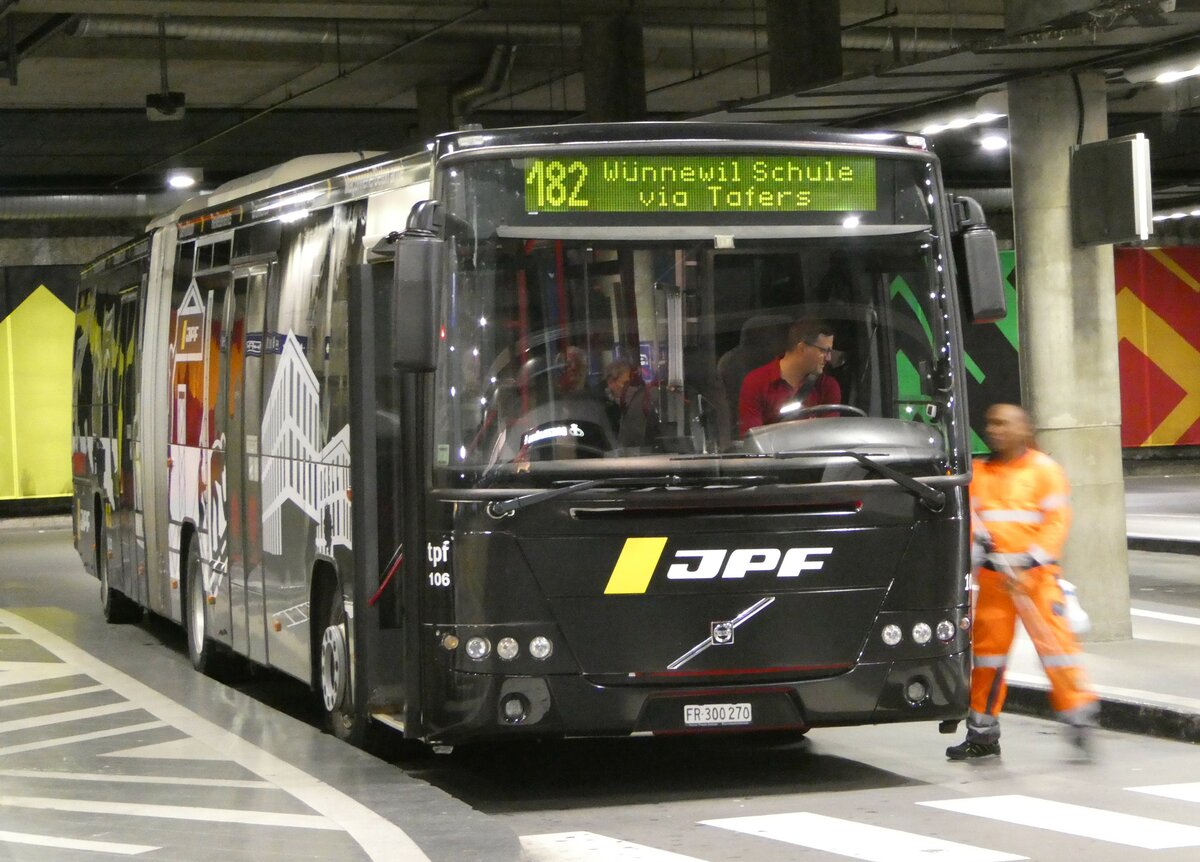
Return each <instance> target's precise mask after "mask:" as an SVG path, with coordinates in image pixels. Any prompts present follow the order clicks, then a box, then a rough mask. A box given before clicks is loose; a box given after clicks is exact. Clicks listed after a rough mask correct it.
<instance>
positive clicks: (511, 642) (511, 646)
mask: <svg viewBox="0 0 1200 862" xmlns="http://www.w3.org/2000/svg"><path fill="white" fill-rule="evenodd" d="M520 651H521V647H520V645H519V644H518V643H517V640H516V638H500V640H499V641H497V643H496V655H498V656H500V658H502V659H504V660H505V661H511V660H512V659H514V658H516V657H517V653H519V652H520Z"/></svg>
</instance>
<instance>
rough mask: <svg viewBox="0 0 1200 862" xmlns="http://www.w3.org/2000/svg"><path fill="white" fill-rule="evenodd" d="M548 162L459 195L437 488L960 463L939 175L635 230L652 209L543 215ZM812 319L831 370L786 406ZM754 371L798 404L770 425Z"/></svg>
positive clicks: (446, 303)
mask: <svg viewBox="0 0 1200 862" xmlns="http://www.w3.org/2000/svg"><path fill="white" fill-rule="evenodd" d="M530 161H531V160H530V159H509V160H478V161H474V162H466V163H465V164H463V165H461V166H459V167H457V168H455V169H454V170H452V171H448V172H447V175H446V176H444V177H443V180H442V183H443V185H442V188H443V200H445V201H446V209H447V216H446V218H447V234H448V237H449V241H450V245H451V248H452V267H451V269H452V274H451V277H450V278H449V279H448V281H447V286H446V288H445V291H444V294H443V301H442V309H443V310H442V314H443V320H442V327H443V328H442V333H443V337H442V341H441V347H440V350H441V353H440V357H439V364H438V370H437V373H436V376H435V381H434V398H433V405H432V409H433V413H434V423H433V424H434V430H433V434H434V440H433V447H434V449H433V452H434V467H435V474H436V477H435V482H437V483H438V484H441V485H442V486H455V487H471V486H474V485H476V484H479V483H483V482H486V483H487V484H489V485H491V486H496V485H499V486H504V485H516V484H521V485H524V484H529V483H531V482H532V483H534V484H537V481H538V478H537V477H539V476H540V477H544V480H545V481H547V482H558V481H564V480H569V479H571V478H573V477H576V476H578V477H579V478H581V479H590V478H603V477H612V476H619V475H626V474H627V475H629V476H635V477H636V476H648V475H657V476H671V477H683V478H684V479H685V480H686V477H687V476H688V475H694V476H697V477H712V476H713V475H714V473H715V474H717V475H724V476H738V475H744V476H750V475H753V476H756V477H761V478H763V479H765V480H766V481H772V480H778V481H816V480H821V479H822V478H826V479H827V478H831V477H837V476H842V477H843V478H845V475H844V474H845V471H841V472H839V471H837V470H831V469H829V463H831V459H832V460H836V459H837V456H836V455H835V454H833V453H835V452H837V451H839V450H846V449H854V450H855V451H858V452H861V453H862V454H865V455H871V456H872V457H876V456H880V457H884V458H889V459H891V460H893V461H896V462H902V463H903V464H905V465H908V466H901V467H900V469H902V470H904V472H907V473H910V474H911V475H934V474H944V473H946V472H947V470H949V471H951V472H957V471H959V470H961V469H963V468H964V466H965V465H964V464H963V463H962V459H961V456H960V454H959V450H961V449H962V448H963V447H962V443H961V442H960V441H958V440H957V439H956V438H957V436H958V435H960V434H961V433H962V432H961V430H960V429H959V428H958V427H957V426H956V424H955V422H956V419H955V414H956V408H955V405H954V397H953V392H954V386H953V383H952V381H953V378H954V375H956V374H957V373H959V372H958V370H957V369H956V368H955V363H954V362H953V361H952V359H953V357H954V356H956V353H955V352H954V345H955V343H956V342H955V338H954V334H953V324H952V321H953V320H954V319H955V316H954V312H953V310H952V308H951V307H950V300H949V297H948V294H949V290H948V285H947V282H946V279H945V274H944V270H945V268H946V267H945V261H944V260H943V255H944V254H945V253H946V250H945V248H944V243H943V240H942V239H941V237H940V236H939V233H938V228H937V224H938V222H937V219H936V218H935V216H934V212H933V209H934V208H933V200H934V197H933V194H932V192H931V189H930V188H929V183H928V172H927V168H928V165H927V164H926V163H924V162H920V161H916V160H912V161H903V160H893V161H892V162H889V163H888V164H887V168H888V169H887V170H886V171H885V170H882V169H881V170H879V171H878V173H879V174H880V175H882V178H881V179H880V180H879V184H880V187H881V188H882V189H883V193H881V194H880V196H879V197H880V200H879V201H876V206H875V208H874V209H873V210H872V209H869V207H870V203H869V202H868V203H867V204H866V205H865V206H864V205H863V202H862V201H861V200H858V201H854V202H848V203H847V204H846V205H842V203H841V202H838V201H834V202H833V203H832V204H831V205H830V209H829V211H822V212H817V213H814V212H807V211H805V212H780V211H770V210H769V209H768V211H750V212H747V211H736V212H734V211H730V212H697V211H695V210H694V209H689V210H687V211H680V210H678V209H676V210H674V211H663V210H661V209H660V210H659V211H658V212H649V213H646V214H639V213H637V212H630V207H631V206H632V207H636V206H637V202H636V200H635V201H634V203H633V204H629V203H620V202H617V203H616V204H606V205H605V206H606V207H607V210H606V211H586V212H579V213H574V212H564V211H563V210H562V209H561V208H560V209H559V210H558V211H554V212H548V213H547V212H543V211H542V210H541V208H540V207H539V204H541V205H542V206H543V207H544V206H545V195H544V189H537V190H536V191H538V192H540V193H542V194H543V198H542V199H541V200H534V199H533V192H531V191H530V189H529V188H528V183H529V182H530V180H529V179H528V177H529V174H530V171H529V170H528V163H529V162H530ZM880 162H881V163H882V162H883V160H882V159H881V160H880ZM523 170H524V173H525V174H526V176H525V177H524V178H523V177H522V175H521V174H522V171H523ZM522 182H524V183H526V186H527V187H526V189H525V194H524V195H522V194H521V183H522ZM568 185H569V184H568ZM885 185H886V188H884V186H885ZM580 189H581V190H582V191H581V192H580V195H581V199H583V198H585V197H586V200H589V201H592V200H596V199H597V193H596V190H595V189H590V190H589V189H588V188H587V187H585V186H583V185H580ZM568 190H569V188H568ZM636 191H637V190H636V189H635V193H636ZM560 200H565V196H563V195H560ZM764 200H765V199H764ZM771 200H773V201H779V200H782V197H781V196H780V195H775V196H774V197H773V198H772V199H771ZM852 206H853V207H857V209H851V208H850V207H852ZM618 207H623V209H621V210H620V211H619V212H616V211H615V210H616V209H617V208H618ZM551 209H552V208H551ZM800 322H805V323H810V324H813V325H815V326H816V327H817V328H818V329H820V330H821V332H822V333H823V335H822V336H821V337H820V338H814V337H810V338H808V339H807V341H808V342H812V343H811V344H807V342H806V344H807V346H808V347H809V348H811V349H812V351H813V354H814V355H813V360H812V364H813V365H815V366H816V367H815V368H814V369H813V370H812V371H811V372H809V373H808V374H806V375H805V376H804V377H803V378H802V379H801V380H799V381H798V386H797V387H796V388H795V391H794V392H793V391H791V388H789V390H787V391H783V390H780V389H779V388H778V387H779V385H780V382H781V380H780V379H777V378H781V377H782V375H781V372H780V364H779V361H780V358H781V356H783V354H784V353H785V351H786V350H787V349H788V346H789V333H791V336H790V337H791V338H792V343H795V335H796V332H797V331H798V330H797V327H796V326H795V324H797V323H800ZM818 354H819V355H820V356H819V358H820V359H822V360H823V362H816V361H815V360H816V358H817V355H818ZM764 367H766V369H767V370H765V371H764V370H761V369H764ZM756 371H757V373H756ZM748 377H750V382H749V384H747V385H748V386H750V387H754V388H755V392H759V391H760V390H762V389H764V388H765V389H772V388H774V389H773V391H775V392H780V391H783V392H784V394H783V395H782V396H781V395H778V394H776V395H771V396H769V400H770V399H773V400H772V405H773V411H772V413H771V415H769V416H763V415H761V414H760V413H754V412H753V411H752V410H750V411H748V409H747V405H748V404H752V403H753V398H752V397H751V396H753V395H754V394H755V393H754V392H743V389H744V384H746V381H747V378H748ZM782 382H783V383H785V384H786V381H782ZM823 461H824V462H829V463H824V464H822V462H823ZM798 475H801V476H802V477H803V478H801V479H797V476H798ZM859 475H861V473H860V474H859Z"/></svg>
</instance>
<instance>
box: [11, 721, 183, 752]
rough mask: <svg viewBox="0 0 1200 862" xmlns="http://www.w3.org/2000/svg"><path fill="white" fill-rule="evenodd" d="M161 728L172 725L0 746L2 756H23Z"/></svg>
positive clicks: (152, 723)
mask: <svg viewBox="0 0 1200 862" xmlns="http://www.w3.org/2000/svg"><path fill="white" fill-rule="evenodd" d="M159 727H170V725H169V724H167V723H166V722H165V721H146V722H143V723H141V724H129V725H126V726H125V727H113V728H109V729H108V730H93V731H92V732H91V733H75V734H72V735H71V736H58V737H55V738H54V739H39V740H38V741H37V742H23V743H20V744H19V745H4V746H0V756H2V755H5V754H21V753H23V752H26V751H37V750H38V749H41V748H57V747H58V746H60V745H74V744H75V743H77V742H90V741H91V740H93V739H104V738H106V737H109V736H123V735H124V734H127V733H141V732H142V731H143V730H155V729H156V728H159Z"/></svg>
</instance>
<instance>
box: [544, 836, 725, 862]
mask: <svg viewBox="0 0 1200 862" xmlns="http://www.w3.org/2000/svg"><path fill="white" fill-rule="evenodd" d="M521 849H522V850H523V851H524V855H525V859H527V860H528V862H614V860H620V862H705V861H704V860H703V859H697V858H696V857H695V856H684V855H683V854H682V853H673V852H671V851H670V850H659V849H657V848H655V847H647V846H645V845H643V844H634V843H633V842H632V841H622V840H620V839H619V838H609V837H608V836H607V835H597V834H596V833H595V832H549V833H546V834H544V835H522V836H521Z"/></svg>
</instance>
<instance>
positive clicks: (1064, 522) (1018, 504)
mask: <svg viewBox="0 0 1200 862" xmlns="http://www.w3.org/2000/svg"><path fill="white" fill-rule="evenodd" d="M974 471H975V477H974V478H973V479H972V480H971V521H972V523H971V527H972V533H973V535H974V539H975V550H974V551H973V562H978V563H982V564H983V565H984V566H985V567H986V568H989V569H992V570H994V571H1000V572H1003V571H1005V567H1004V563H1007V564H1008V567H1009V568H1013V569H1028V568H1033V567H1034V566H1050V567H1053V572H1054V574H1056V575H1057V573H1058V560H1059V557H1060V556H1061V555H1062V547H1063V543H1064V542H1065V541H1066V539H1067V528H1068V527H1069V526H1070V523H1071V509H1070V487H1069V486H1068V484H1067V477H1066V474H1065V473H1063V470H1062V468H1061V467H1060V466H1058V464H1057V463H1056V462H1055V461H1054V459H1052V458H1051V457H1050V456H1049V455H1046V454H1044V453H1042V452H1039V451H1038V450H1036V449H1028V450H1026V451H1025V454H1023V455H1022V456H1021V457H1019V458H1016V459H1014V460H1012V461H1007V462H1003V461H1000V462H997V461H983V460H978V461H976V462H975V464H974ZM985 536H986V537H990V540H991V541H990V544H991V547H990V548H987V547H986V543H985ZM981 553H982V556H981Z"/></svg>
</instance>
